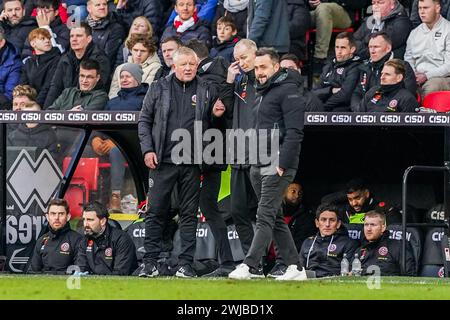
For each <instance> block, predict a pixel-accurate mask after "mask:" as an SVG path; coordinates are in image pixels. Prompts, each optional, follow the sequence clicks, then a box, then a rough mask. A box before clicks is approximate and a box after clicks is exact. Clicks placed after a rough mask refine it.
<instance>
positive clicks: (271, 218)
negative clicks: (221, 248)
mask: <svg viewBox="0 0 450 320" xmlns="http://www.w3.org/2000/svg"><path fill="white" fill-rule="evenodd" d="M255 55H256V58H255V76H256V78H257V80H258V85H257V88H256V89H257V99H256V103H257V106H256V109H255V114H254V116H255V118H256V121H255V127H254V128H255V130H256V132H257V139H258V142H259V143H258V144H259V146H261V145H262V144H265V145H266V146H267V145H269V144H270V146H271V148H270V150H269V153H267V148H265V149H266V155H265V156H263V154H262V153H261V151H262V150H261V149H264V148H261V147H260V150H259V151H260V152H259V153H258V159H257V163H256V164H252V166H251V169H250V179H251V182H252V185H253V189H254V190H255V193H256V195H257V197H258V200H259V202H258V211H257V218H256V231H255V236H254V237H253V241H252V244H251V246H250V250H249V251H248V253H247V255H246V257H245V259H244V262H243V263H242V264H240V265H239V266H237V267H236V269H235V270H234V271H233V272H231V273H230V274H229V276H228V277H229V278H231V279H237V280H245V279H251V278H252V277H264V276H259V275H258V274H257V272H256V271H257V268H258V265H259V263H260V261H261V258H262V256H263V255H264V254H265V252H266V250H267V248H268V246H269V244H270V242H271V241H272V237H273V239H274V241H275V245H276V247H277V249H278V254H279V256H280V257H281V259H283V261H284V262H285V263H286V265H287V266H288V267H287V269H286V272H285V274H284V275H283V276H280V277H278V278H277V280H297V281H301V280H306V273H305V271H304V270H302V271H299V270H298V264H299V257H298V253H297V249H296V247H295V243H294V240H293V239H292V235H291V232H290V231H289V228H288V226H287V225H286V223H285V222H284V219H283V215H282V213H281V203H282V200H283V195H284V192H285V190H286V188H287V187H288V186H289V184H290V183H291V182H292V181H293V180H294V177H295V174H296V172H297V168H298V165H299V157H300V149H301V142H302V139H303V114H304V108H305V102H304V100H303V99H302V97H301V95H300V94H299V82H298V81H296V80H295V78H293V77H291V76H290V75H289V72H288V71H286V70H285V69H281V67H280V58H279V56H278V54H277V53H276V51H275V49H273V48H262V49H259V50H258V51H256V53H255ZM274 128H275V129H277V128H278V129H279V130H273V129H274ZM278 134H279V135H278ZM277 135H278V138H279V139H277ZM263 152H264V151H263ZM268 154H269V155H268ZM264 158H266V159H264ZM263 159H264V160H263Z"/></svg>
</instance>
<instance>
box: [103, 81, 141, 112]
mask: <svg viewBox="0 0 450 320" xmlns="http://www.w3.org/2000/svg"><path fill="white" fill-rule="evenodd" d="M147 90H148V84H147V83H142V84H141V85H140V86H137V87H135V88H127V89H120V91H119V92H118V93H117V97H115V98H112V99H111V100H109V101H108V103H107V104H106V107H105V110H109V111H141V109H142V102H143V101H144V97H145V95H146V94H147Z"/></svg>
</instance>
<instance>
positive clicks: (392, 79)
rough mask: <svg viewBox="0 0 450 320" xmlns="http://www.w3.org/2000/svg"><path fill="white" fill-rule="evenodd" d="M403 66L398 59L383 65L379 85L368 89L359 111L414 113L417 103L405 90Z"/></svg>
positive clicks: (417, 106)
mask: <svg viewBox="0 0 450 320" xmlns="http://www.w3.org/2000/svg"><path fill="white" fill-rule="evenodd" d="M405 74H406V70H405V65H404V62H403V61H401V60H399V59H392V60H389V61H387V62H386V63H385V64H384V67H383V70H382V71H381V83H380V85H379V86H375V87H373V88H372V89H370V90H369V91H368V92H367V93H366V94H365V96H364V99H363V100H362V101H361V104H360V107H359V111H367V112H416V111H417V109H418V108H419V103H418V102H417V99H416V97H415V96H413V95H412V93H411V92H409V91H408V90H406V89H405V82H404V79H405Z"/></svg>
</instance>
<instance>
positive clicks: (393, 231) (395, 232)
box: [386, 224, 423, 272]
mask: <svg viewBox="0 0 450 320" xmlns="http://www.w3.org/2000/svg"><path fill="white" fill-rule="evenodd" d="M386 230H388V231H389V239H392V240H397V241H402V238H403V236H402V226H401V225H400V224H391V225H388V226H387V228H386ZM406 240H407V242H408V243H409V244H410V246H411V249H412V253H413V256H414V261H415V263H416V272H417V271H418V270H419V267H420V261H421V257H422V243H423V241H422V236H421V232H420V230H419V229H417V228H412V227H408V228H406Z"/></svg>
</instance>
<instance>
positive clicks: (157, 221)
mask: <svg viewBox="0 0 450 320" xmlns="http://www.w3.org/2000/svg"><path fill="white" fill-rule="evenodd" d="M176 183H178V190H179V203H180V213H179V215H180V226H179V228H180V237H181V252H180V255H179V256H178V261H179V265H185V264H191V263H192V262H193V261H194V254H195V244H196V241H195V240H196V236H195V233H196V230H197V211H198V205H199V195H200V168H199V167H198V166H189V165H174V164H167V163H161V164H159V165H158V167H157V168H156V169H155V170H150V172H149V189H148V190H149V191H148V203H149V205H148V209H147V216H146V218H145V241H144V248H145V255H144V262H145V263H150V262H151V263H155V264H156V262H157V260H158V257H159V254H160V252H161V240H162V232H163V227H164V224H165V222H166V221H167V216H168V215H169V214H170V213H169V208H170V197H171V194H172V190H173V188H174V187H175V184H176Z"/></svg>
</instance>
